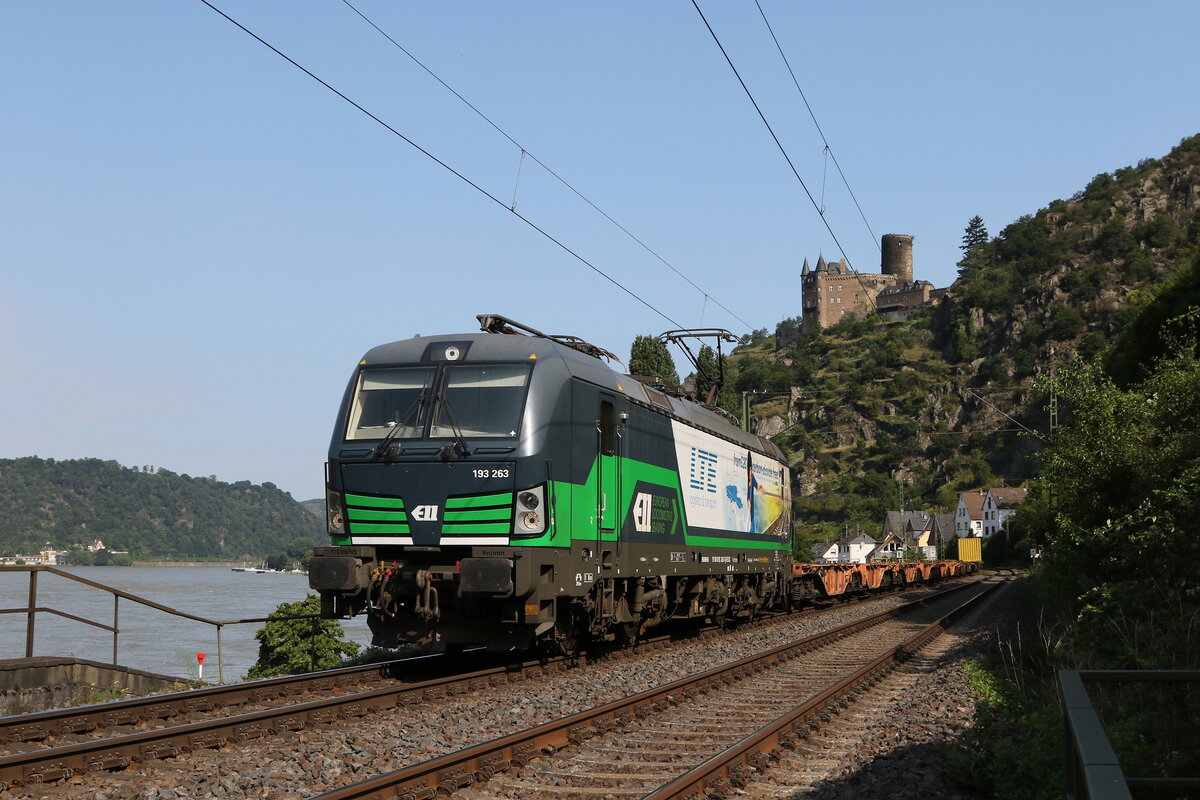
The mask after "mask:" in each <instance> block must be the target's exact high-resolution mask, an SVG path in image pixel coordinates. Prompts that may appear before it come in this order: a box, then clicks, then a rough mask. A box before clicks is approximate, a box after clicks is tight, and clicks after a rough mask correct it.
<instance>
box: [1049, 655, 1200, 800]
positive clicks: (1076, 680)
mask: <svg viewBox="0 0 1200 800" xmlns="http://www.w3.org/2000/svg"><path fill="white" fill-rule="evenodd" d="M1086 683H1200V670H1194V669H1164V670H1139V669H1109V670H1071V669H1062V670H1059V671H1058V685H1059V689H1060V694H1061V697H1062V714H1063V729H1064V730H1063V732H1064V740H1065V741H1064V744H1065V760H1066V770H1065V780H1064V789H1065V790H1066V796H1067V798H1068V800H1131V798H1132V797H1133V795H1132V794H1131V793H1130V791H1129V790H1130V788H1131V787H1132V788H1135V789H1175V790H1197V789H1200V778H1142V777H1136V778H1131V777H1127V776H1126V775H1125V771H1124V770H1123V769H1122V768H1121V762H1120V760H1119V759H1118V758H1117V755H1116V753H1115V752H1114V751H1113V748H1112V744H1111V743H1110V742H1109V741H1108V734H1106V733H1105V731H1104V724H1103V723H1102V722H1101V721H1100V715H1099V714H1097V713H1096V709H1095V707H1094V706H1093V705H1092V699H1091V697H1089V696H1088V693H1087V687H1086V686H1085V684H1086Z"/></svg>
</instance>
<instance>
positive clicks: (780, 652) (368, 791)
mask: <svg viewBox="0 0 1200 800" xmlns="http://www.w3.org/2000/svg"><path fill="white" fill-rule="evenodd" d="M977 583H978V582H977V581H972V582H970V583H963V584H960V585H958V586H954V587H951V588H950V589H947V590H946V591H944V592H939V593H938V594H936V595H932V596H930V597H925V598H921V599H918V600H914V601H912V602H910V603H906V604H905V605H903V606H899V607H897V608H894V609H891V610H889V611H883V612H880V613H878V614H873V615H871V616H869V617H865V618H863V619H861V620H857V621H854V622H850V623H847V624H845V625H842V626H839V627H837V628H834V629H832V630H829V631H826V632H824V633H819V634H815V635H813V636H809V637H806V638H804V639H801V640H798V641H796V642H791V643H789V644H784V645H780V646H778V647H774V648H772V649H770V650H766V651H764V652H762V653H759V654H757V655H754V656H750V657H749V658H746V659H742V660H740V661H736V662H732V663H730V664H726V665H723V666H719V667H713V668H712V669H709V670H705V671H704V672H700V673H696V674H695V675H691V676H688V677H686V678H681V679H679V680H676V681H672V682H671V683H668V684H664V685H662V686H658V687H656V688H654V689H649V690H647V691H644V692H639V693H638V694H635V695H630V696H629V697H625V698H622V699H620V700H615V701H613V702H611V703H607V704H605V705H601V706H597V707H596V708H593V709H589V710H587V711H583V712H580V713H578V714H573V715H571V716H568V717H564V718H562V719H559V720H555V721H552V722H547V723H544V724H542V725H539V726H537V727H534V728H530V729H528V730H525V731H520V732H517V733H514V734H511V735H509V736H504V737H501V738H498V739H493V740H491V741H489V742H484V743H482V744H479V745H475V746H474V747H469V748H467V749H465V750H460V751H457V752H454V753H449V754H447V755H444V756H441V757H439V758H434V759H430V760H428V761H424V762H422V763H420V764H414V765H412V766H410V767H406V768H404V769H400V770H396V771H393V772H389V773H386V774H384V775H380V776H377V777H375V778H371V779H368V780H366V781H362V782H360V783H356V784H352V785H350V786H346V787H343V788H340V789H335V790H332V791H329V792H325V793H324V794H320V795H316V796H314V798H313V799H312V800H391V799H392V798H399V800H431V799H432V798H434V797H435V796H436V795H437V794H438V793H439V792H441V793H453V792H454V791H456V790H458V789H461V788H463V787H466V786H469V785H471V784H472V783H475V782H476V781H486V780H488V779H490V778H491V777H492V776H493V775H494V774H496V773H497V772H504V771H507V770H509V769H511V768H513V767H514V766H515V767H521V766H524V765H525V764H527V763H528V762H529V761H531V760H532V759H533V758H535V757H536V756H537V755H538V754H539V753H552V752H555V751H557V750H560V749H562V748H563V747H567V746H569V745H574V744H579V743H581V742H583V741H585V740H586V739H589V738H591V737H592V736H595V735H597V734H600V733H604V732H605V731H608V730H610V729H611V728H614V727H616V726H618V725H621V724H623V723H625V722H628V721H631V720H634V719H642V718H644V717H646V716H648V715H650V714H651V713H653V712H654V711H661V710H664V709H666V708H667V707H669V706H672V705H675V704H676V699H677V698H689V699H690V698H693V697H696V696H697V695H700V694H705V693H707V692H708V691H710V690H712V689H716V688H719V687H722V686H727V685H730V684H732V683H734V682H735V681H737V680H739V679H741V678H743V677H746V676H748V675H753V674H756V673H758V672H761V671H763V670H764V669H767V668H768V667H770V666H772V665H774V664H775V663H777V662H781V661H787V660H790V659H792V658H795V657H796V656H799V655H802V654H804V653H807V652H809V651H812V650H816V649H819V648H821V647H825V646H827V645H830V644H832V643H834V642H836V641H838V640H839V639H842V638H844V637H846V636H847V635H849V634H851V633H855V632H858V631H861V630H865V629H867V628H871V627H874V626H876V625H878V624H880V623H882V622H885V621H887V620H890V619H892V618H895V617H898V616H901V615H903V614H905V613H907V612H910V611H912V610H914V609H916V608H920V607H923V606H926V605H929V604H930V603H932V602H935V601H937V600H939V599H942V598H945V597H947V596H948V595H951V594H954V593H957V592H960V591H962V590H964V589H966V588H967V587H969V586H975V585H977Z"/></svg>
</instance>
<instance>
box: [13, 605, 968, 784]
mask: <svg viewBox="0 0 1200 800" xmlns="http://www.w3.org/2000/svg"><path fill="white" fill-rule="evenodd" d="M974 583H975V582H974V581H968V582H962V583H959V584H957V585H955V586H951V587H949V588H947V589H945V590H943V591H941V592H938V593H935V594H933V595H930V596H928V597H926V598H922V599H919V600H916V601H913V602H912V603H909V604H906V605H904V606H900V607H898V608H896V609H892V610H891V611H885V612H881V613H879V614H875V615H872V616H870V617H867V618H865V619H864V620H860V621H858V623H852V624H851V625H855V624H856V625H858V626H859V627H864V626H868V625H871V624H878V622H881V621H883V620H885V619H888V618H891V617H893V616H896V615H898V614H899V613H901V612H902V611H903V610H906V609H911V608H914V607H917V606H920V605H925V604H928V603H930V602H934V601H935V600H937V599H938V598H941V597H945V596H946V595H948V594H952V593H954V592H958V591H962V590H963V589H965V588H967V587H968V586H971V585H974ZM764 621H766V620H764ZM850 629H851V628H850V627H849V626H843V627H842V628H838V629H835V630H834V631H831V632H827V633H826V634H819V635H817V636H815V637H810V640H812V641H813V642H817V641H821V642H825V641H832V640H833V639H836V638H838V637H840V636H844V635H845V634H846V633H847V632H849V630H850ZM670 638H671V637H670V636H664V637H661V641H659V642H657V644H665V643H668V642H669V641H670ZM805 641H806V642H808V641H809V640H805ZM796 646H797V645H796V644H795V643H794V644H793V645H789V646H786V647H785V648H777V649H787V647H796ZM813 646H817V645H815V644H811V645H810V649H811V647H813ZM622 652H625V651H622ZM797 652H799V651H797ZM407 661H409V660H408V659H406V660H403V661H401V662H387V663H385V664H382V665H381V664H374V665H367V666H364V667H348V668H342V669H339V670H332V671H329V672H324V673H315V674H309V675H301V676H286V677H283V678H276V679H266V680H264V681H257V682H253V683H249V684H230V685H226V686H219V687H212V688H211V689H206V690H194V691H192V692H182V693H177V696H176V697H175V698H174V699H173V700H170V701H168V702H176V703H181V704H182V706H181V708H182V713H198V712H202V711H207V710H212V709H214V708H218V707H219V704H217V703H215V702H214V701H213V697H214V696H222V695H223V696H227V697H236V696H239V695H244V696H246V697H247V698H248V699H247V702H256V701H263V700H264V698H263V696H262V694H263V693H266V694H269V695H271V696H275V697H278V696H279V695H281V694H284V695H294V694H295V693H297V691H298V690H299V688H301V687H304V686H305V685H306V684H307V685H309V686H310V687H313V686H315V687H317V688H324V689H334V688H343V687H344V685H345V683H349V682H351V681H352V680H357V677H358V676H361V675H363V674H364V673H371V672H375V671H378V670H381V669H387V668H390V667H392V666H393V665H395V664H397V663H399V664H404V663H405V662H407ZM570 663H571V659H569V658H559V659H544V660H539V661H528V662H523V663H509V664H505V665H501V666H497V667H492V668H488V669H484V670H477V671H474V672H469V673H460V674H457V675H453V676H441V677H437V678H433V679H430V680H424V681H417V682H412V683H400V684H399V685H392V686H385V687H379V688H375V689H369V690H366V691H362V692H354V693H350V694H346V693H342V694H338V695H336V696H331V697H327V698H322V699H317V700H311V701H308V702H303V703H294V704H289V705H283V706H279V707H276V708H269V709H263V710H258V711H253V712H248V713H242V714H237V715H234V716H226V717H221V718H217V719H210V720H202V721H196V722H189V723H184V724H182V725H174V726H170V727H165V728H160V729H156V730H148V731H143V732H137V733H130V734H123V735H120V736H116V737H109V738H100V739H95V740H90V741H84V742H75V743H71V744H66V745H61V746H56V747H47V748H43V749H41V750H34V751H29V752H24V753H14V754H9V755H4V756H0V791H3V790H4V789H6V788H8V787H11V786H17V785H24V784H28V783H36V782H44V781H54V780H61V779H64V778H68V777H70V776H72V775H74V774H75V773H77V772H81V771H88V770H111V769H122V768H124V767H127V766H128V765H129V764H131V763H134V762H137V761H143V760H146V759H151V758H169V757H172V756H175V755H178V754H180V753H184V752H188V751H191V750H197V749H205V748H209V749H211V748H219V747H223V746H225V745H226V744H228V743H231V742H239V741H245V740H248V739H257V738H261V737H264V736H269V735H274V734H277V733H279V732H280V731H285V730H297V729H300V728H304V727H307V726H310V725H315V724H321V723H331V722H337V721H340V720H344V719H347V718H350V717H361V716H364V715H366V714H369V713H373V712H378V711H382V710H387V709H391V708H395V707H397V706H400V705H412V704H416V703H420V702H422V701H424V700H430V699H438V698H442V697H445V696H447V695H451V694H462V693H466V692H469V691H472V690H475V689H479V688H484V687H486V686H490V685H491V686H494V685H503V684H506V683H510V682H514V681H519V680H522V679H525V678H535V677H540V676H541V674H542V673H543V672H545V671H546V670H553V669H558V668H564V667H565V666H567V665H569V664H570ZM759 669H761V667H760V668H759ZM716 671H718V672H721V671H724V672H728V671H729V667H726V668H716ZM704 674H708V673H704ZM724 680H726V681H729V680H733V678H725V679H724ZM676 683H679V684H682V683H686V679H685V680H683V681H678V682H676ZM674 685H675V684H672V686H674ZM255 692H258V693H260V694H259V696H258V697H251V695H253V694H254V693H255ZM169 697H170V696H157V697H150V698H139V699H133V700H126V701H117V702H114V703H105V704H101V705H98V706H90V707H83V708H82V709H64V710H60V711H51V712H42V713H41V714H35V715H25V716H23V717H9V718H5V720H3V721H4V722H12V723H20V721H21V720H25V724H27V725H33V724H35V723H34V722H33V720H34V718H37V722H36V724H37V725H41V726H42V729H43V730H44V729H45V726H47V725H49V724H50V720H55V719H56V720H58V721H57V723H56V724H57V725H58V726H59V728H58V730H56V731H54V732H55V733H72V732H77V731H79V730H85V731H86V730H87V728H86V727H76V728H75V729H74V730H72V729H70V728H69V727H67V728H64V725H67V723H69V722H70V720H71V719H72V718H74V719H76V720H79V719H89V720H93V721H95V720H100V721H102V722H103V723H104V725H106V726H112V725H136V724H139V723H140V721H141V720H142V719H143V718H144V717H143V716H141V715H139V714H137V713H135V712H136V711H138V710H146V709H152V708H156V706H157V704H161V703H163V702H164V699H165V698H169ZM81 711H82V712H83V713H82V714H79V713H75V714H74V717H72V712H81ZM614 719H615V718H614ZM70 724H71V725H77V724H78V723H70ZM601 724H603V723H601ZM35 733H36V731H35V730H34V729H33V728H30V729H29V730H26V731H24V732H23V734H22V735H24V736H26V737H30V738H33V736H34V734H35ZM14 738H16V737H14ZM567 738H568V740H569V739H570V736H568V737H567ZM26 740H28V739H26ZM554 741H558V739H555V740H554ZM556 746H562V745H561V744H559V745H556ZM521 752H524V750H522V751H521ZM492 760H495V759H492ZM509 760H511V759H509ZM485 761H486V763H491V761H489V760H487V759H485ZM486 763H485V764H483V766H486ZM479 769H482V767H480V768H479Z"/></svg>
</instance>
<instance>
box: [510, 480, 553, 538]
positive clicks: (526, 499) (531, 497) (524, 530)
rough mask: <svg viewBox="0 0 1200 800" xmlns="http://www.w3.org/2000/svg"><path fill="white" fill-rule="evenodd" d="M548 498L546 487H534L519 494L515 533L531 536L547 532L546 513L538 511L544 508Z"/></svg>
mask: <svg viewBox="0 0 1200 800" xmlns="http://www.w3.org/2000/svg"><path fill="white" fill-rule="evenodd" d="M545 496H546V487H545V485H544V484H543V485H540V486H533V487H531V488H529V489H525V490H522V491H520V492H518V493H517V504H516V505H517V507H516V512H515V519H514V531H513V532H514V533H516V534H517V535H529V534H534V533H542V532H543V531H545V530H546V519H545V517H544V516H543V513H544V512H539V511H537V509H538V508H540V507H541V506H542V503H543V501H544V500H545Z"/></svg>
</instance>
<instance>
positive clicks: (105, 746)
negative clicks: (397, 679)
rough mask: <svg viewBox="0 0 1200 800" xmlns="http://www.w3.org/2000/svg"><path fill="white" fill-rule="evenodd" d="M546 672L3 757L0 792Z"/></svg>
mask: <svg viewBox="0 0 1200 800" xmlns="http://www.w3.org/2000/svg"><path fill="white" fill-rule="evenodd" d="M376 666H378V665H376ZM545 668H546V667H545V666H544V665H543V664H542V663H541V662H524V663H519V664H509V665H505V666H499V667H492V668H489V669H484V670H478V671H475V672H470V673H465V674H458V675H454V676H444V677H440V678H433V679H430V680H425V681H417V682H414V683H401V684H399V685H391V686H385V687H379V688H374V689H369V690H366V691H362V692H356V693H352V694H348V695H347V694H338V695H335V696H331V697H326V698H321V699H317V700H310V701H307V702H303V703H293V704H289V705H283V706H278V707H275V708H269V709H264V710H259V711H252V712H247V713H243V714H237V715H234V716H226V717H221V718H217V719H210V720H202V721H198V722H191V723H185V724H182V725H175V726H171V727H168V728H160V729H157V730H149V731H144V732H138V733H130V734H123V735H120V736H116V737H110V738H102V739H95V740H91V741H84V742H77V743H72V744H67V745H61V746H57V747H48V748H44V749H41V750H34V751H30V752H25V753H14V754H10V755H5V756H0V791H2V790H4V789H5V788H8V787H10V786H16V785H23V784H27V783H36V782H42V781H53V780H60V779H63V778H67V777H70V776H71V775H73V774H75V773H76V772H79V771H85V770H98V769H120V768H124V767H126V766H128V765H129V764H130V763H132V762H134V761H140V760H145V759H149V758H168V757H171V756H175V755H178V754H179V753H183V752H187V751H190V750H196V749H203V748H217V747H223V746H224V745H225V744H227V743H229V742H238V741H245V740H247V739H257V738H261V737H263V736H268V735H273V734H276V733H279V732H280V731H285V730H298V729H301V728H304V727H308V726H310V725H315V724H320V723H330V722H336V721H339V720H344V719H347V718H350V717H361V716H365V715H367V714H369V713H372V712H376V711H381V710H386V709H391V708H395V707H396V706H399V705H406V704H415V703H420V702H422V701H425V700H430V699H437V698H441V697H445V696H447V695H452V694H463V693H466V692H468V691H472V690H474V689H478V688H483V687H485V686H495V685H503V684H505V683H509V682H513V681H517V680H522V679H524V678H532V677H539V676H540V675H541V674H542V672H543V671H544V669H545ZM125 724H128V723H125Z"/></svg>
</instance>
